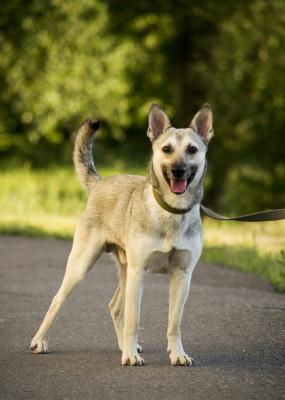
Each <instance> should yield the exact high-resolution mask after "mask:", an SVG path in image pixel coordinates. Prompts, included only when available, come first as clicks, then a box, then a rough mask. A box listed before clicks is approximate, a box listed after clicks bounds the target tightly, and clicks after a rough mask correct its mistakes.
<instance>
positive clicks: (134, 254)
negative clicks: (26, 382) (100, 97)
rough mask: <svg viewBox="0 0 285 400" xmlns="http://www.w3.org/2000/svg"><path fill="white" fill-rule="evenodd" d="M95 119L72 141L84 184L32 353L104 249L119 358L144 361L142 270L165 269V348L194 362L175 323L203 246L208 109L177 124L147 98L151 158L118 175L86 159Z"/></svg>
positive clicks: (181, 360)
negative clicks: (113, 286)
mask: <svg viewBox="0 0 285 400" xmlns="http://www.w3.org/2000/svg"><path fill="white" fill-rule="evenodd" d="M98 127H99V123H98V122H97V121H95V122H94V121H91V120H88V121H86V122H85V123H84V124H83V125H82V127H81V128H80V130H79V133H78V135H77V138H76V142H75V151H74V162H75V167H76V171H77V174H78V176H79V179H80V181H81V183H82V185H83V187H84V188H85V189H87V190H88V192H89V198H88V202H87V206H86V209H85V211H84V212H83V214H82V216H81V219H80V221H79V224H78V226H77V228H76V231H75V235H74V241H73V247H72V251H71V253H70V256H69V259H68V263H67V267H66V272H65V276H64V279H63V282H62V285H61V287H60V289H59V291H58V293H57V294H56V296H55V297H54V299H53V301H52V303H51V306H50V308H49V310H48V312H47V314H46V316H45V318H44V320H43V322H42V324H41V326H40V328H39V330H38V332H37V333H36V335H35V337H34V338H33V340H32V342H31V350H32V352H33V353H46V352H47V342H46V341H45V338H46V336H47V333H48V331H49V329H50V327H51V325H52V323H53V322H54V320H55V317H56V316H57V314H58V312H59V311H60V309H61V307H62V305H63V303H64V301H65V300H66V298H67V297H68V295H69V294H70V293H71V291H72V290H73V289H74V288H75V286H76V285H77V284H78V283H79V282H80V281H81V280H82V279H83V278H84V276H85V274H86V273H87V272H88V271H89V270H90V268H91V267H92V266H93V264H94V262H95V261H96V260H97V258H98V257H99V256H100V254H101V253H102V252H103V251H107V252H112V253H114V254H115V256H116V258H117V260H118V266H119V286H118V288H117V290H116V292H115V294H114V296H113V298H112V300H111V302H110V304H109V308H110V311H111V315H112V319H113V322H114V326H115V330H116V333H117V337H118V344H119V348H120V350H122V364H123V365H143V363H144V361H143V359H142V358H141V356H140V354H139V353H140V352H141V347H140V346H139V344H138V327H139V317H140V305H141V297H142V293H143V276H144V274H145V272H146V271H152V272H168V273H170V275H171V279H170V292H169V293H170V298H169V322H168V330H167V338H168V352H169V354H170V362H171V364H172V365H192V359H191V358H190V357H189V356H188V355H187V354H186V353H185V351H184V349H183V346H182V342H181V332H180V324H181V318H182V313H183V308H184V304H185V302H186V299H187V296H188V292H189V287H190V280H191V275H192V271H193V269H194V267H195V266H196V264H197V262H198V260H199V257H200V255H201V251H202V242H203V232H202V224H201V219H200V201H201V198H202V196H203V187H202V182H203V178H204V175H205V171H206V159H205V155H206V151H207V144H208V142H209V140H210V139H211V137H212V136H213V128H212V112H211V109H210V107H209V106H208V105H205V106H204V107H203V108H202V109H201V110H200V111H199V112H198V113H197V114H196V115H195V117H194V118H193V120H192V122H191V124H190V127H189V128H186V129H176V128H173V127H172V126H171V124H170V121H169V119H168V117H167V115H166V114H165V113H164V112H163V111H162V110H161V109H160V108H159V107H158V106H157V105H155V104H154V105H153V106H152V107H151V110H150V114H149V128H148V136H149V138H150V140H151V142H152V147H153V158H152V161H151V163H150V174H149V177H142V176H133V175H118V176H112V177H108V178H104V179H101V178H100V176H99V175H98V174H97V172H96V170H95V167H94V164H93V159H92V141H93V136H94V133H95V131H96V130H97V129H98Z"/></svg>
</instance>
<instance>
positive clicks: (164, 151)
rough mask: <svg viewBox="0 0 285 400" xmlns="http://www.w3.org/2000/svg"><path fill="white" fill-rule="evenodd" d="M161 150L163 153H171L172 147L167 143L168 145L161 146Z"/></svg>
mask: <svg viewBox="0 0 285 400" xmlns="http://www.w3.org/2000/svg"><path fill="white" fill-rule="evenodd" d="M162 151H163V153H172V151H173V149H172V147H171V146H170V145H168V146H163V148H162Z"/></svg>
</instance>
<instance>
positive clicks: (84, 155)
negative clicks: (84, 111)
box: [73, 119, 100, 192]
mask: <svg viewBox="0 0 285 400" xmlns="http://www.w3.org/2000/svg"><path fill="white" fill-rule="evenodd" d="M99 125H100V124H99V121H93V120H91V119H88V120H86V121H85V122H84V123H83V124H82V125H81V127H80V129H79V131H78V133H77V135H76V138H75V145H74V152H73V162H74V166H75V171H76V173H77V176H78V179H79V181H80V183H81V185H82V186H83V188H84V189H85V190H87V192H90V191H91V190H92V188H93V186H94V184H95V183H96V182H97V181H98V180H99V179H100V175H99V174H98V173H97V171H96V169H95V166H94V162H93V156H92V143H93V138H94V135H95V132H96V131H97V130H98V129H99Z"/></svg>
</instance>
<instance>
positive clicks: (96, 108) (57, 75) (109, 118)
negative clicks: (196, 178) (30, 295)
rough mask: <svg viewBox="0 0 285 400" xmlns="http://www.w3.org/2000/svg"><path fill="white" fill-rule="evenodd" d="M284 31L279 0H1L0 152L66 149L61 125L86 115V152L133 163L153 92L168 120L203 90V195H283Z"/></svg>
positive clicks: (194, 104) (140, 157) (141, 151)
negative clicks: (93, 128) (207, 110)
mask: <svg viewBox="0 0 285 400" xmlns="http://www.w3.org/2000/svg"><path fill="white" fill-rule="evenodd" d="M284 35H285V3H284V1H283V0H275V1H274V2H268V1H266V0H253V1H251V2H245V1H240V2H233V1H229V2H217V1H214V0H206V1H204V2H203V3H197V2H196V1H192V0H190V1H186V0H177V1H175V2H173V1H158V2H156V3H155V4H154V3H153V2H151V1H150V0H142V1H139V2H133V1H131V0H126V1H124V4H123V6H122V4H121V3H120V2H117V1H115V0H96V1H93V0H81V1H80V2H77V1H75V0H70V1H64V0H51V1H49V2H46V1H44V0H31V1H29V2H26V1H24V0H9V1H8V0H3V1H2V3H1V16H0V46H1V58H0V154H1V156H3V157H4V156H5V158H6V161H7V160H8V162H9V160H10V161H11V160H13V162H15V160H16V161H18V160H19V159H20V160H21V161H22V160H26V161H27V160H28V161H29V162H30V163H31V164H32V165H41V166H43V165H46V164H52V163H55V162H57V163H59V162H66V161H67V160H68V161H69V160H70V159H71V151H72V143H71V140H70V139H71V136H72V132H74V131H75V130H76V129H77V127H78V126H79V124H80V123H81V121H82V120H84V119H86V118H87V117H90V116H94V117H97V118H100V119H101V120H102V122H103V123H102V129H101V130H100V132H99V135H98V136H99V137H98V143H97V147H96V160H99V161H101V162H104V163H105V164H106V165H112V164H113V163H114V162H117V160H119V159H124V160H127V162H128V163H132V164H134V163H137V164H138V165H144V163H145V160H146V159H147V158H148V156H149V153H150V145H149V143H148V140H147V139H146V136H145V131H146V125H147V112H148V109H149V106H150V104H151V103H152V102H153V101H157V102H159V103H162V104H163V106H164V107H165V109H166V111H167V112H168V113H169V114H170V116H171V117H172V120H173V123H174V125H176V126H187V124H188V123H189V122H190V120H191V118H192V116H193V114H194V113H195V112H196V111H197V109H198V108H199V107H200V106H201V104H203V103H205V102H210V103H211V104H212V105H213V107H214V112H215V132H216V136H215V138H214V141H213V145H212V144H211V146H210V148H209V170H208V178H207V190H206V203H207V204H208V205H210V206H213V207H219V208H220V209H223V210H224V211H235V212H243V211H251V210H252V211H253V210H255V209H257V208H262V207H266V208H274V207H283V206H284V205H285V187H284V186H285V163H284V160H285V158H284V148H285V135H284V134H283V129H284V125H285V115H284V112H283V109H284V103H285V90H284V84H285V82H284V63H285V53H284V49H283V47H284ZM69 162H70V161H69Z"/></svg>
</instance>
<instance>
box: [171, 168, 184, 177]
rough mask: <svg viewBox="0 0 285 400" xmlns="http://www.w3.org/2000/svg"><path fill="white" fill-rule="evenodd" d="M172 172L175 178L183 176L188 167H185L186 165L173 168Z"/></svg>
mask: <svg viewBox="0 0 285 400" xmlns="http://www.w3.org/2000/svg"><path fill="white" fill-rule="evenodd" d="M171 172H172V174H173V176H175V178H182V177H183V175H184V174H185V172H186V168H184V167H176V168H173V169H172V170H171Z"/></svg>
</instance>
